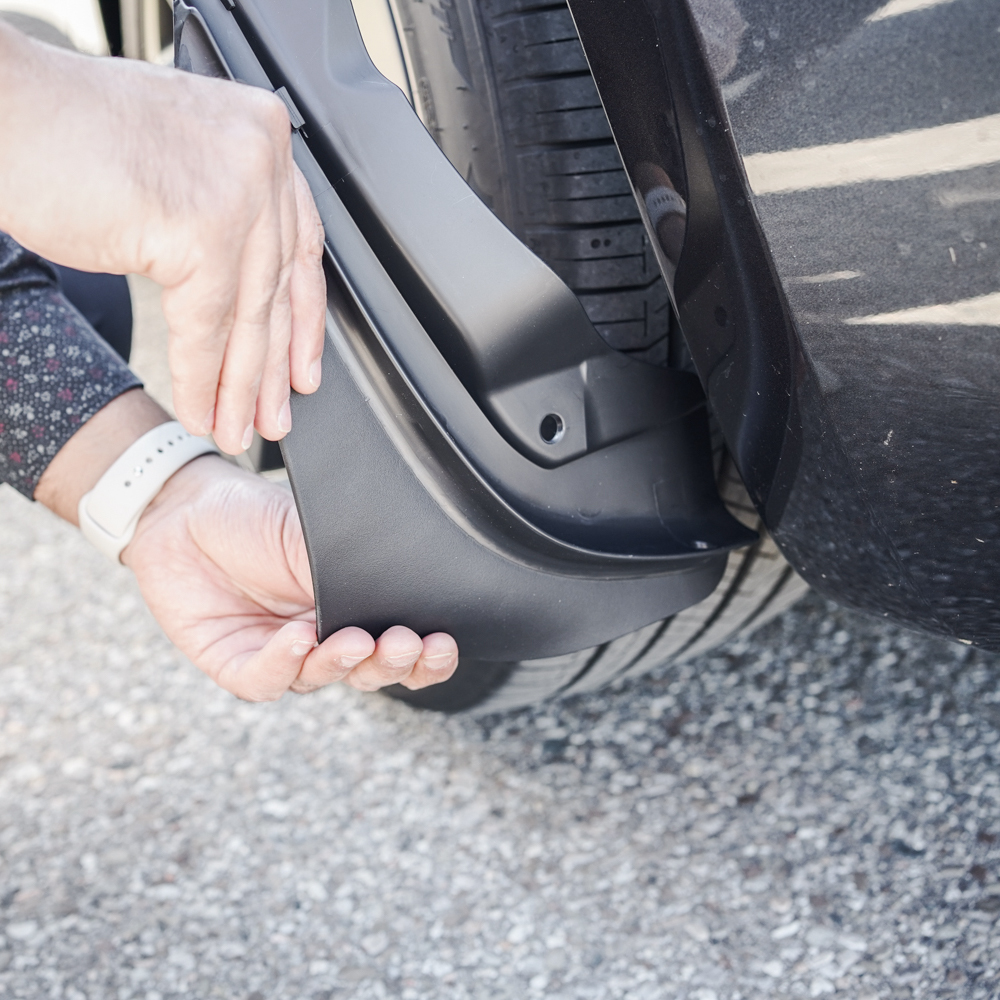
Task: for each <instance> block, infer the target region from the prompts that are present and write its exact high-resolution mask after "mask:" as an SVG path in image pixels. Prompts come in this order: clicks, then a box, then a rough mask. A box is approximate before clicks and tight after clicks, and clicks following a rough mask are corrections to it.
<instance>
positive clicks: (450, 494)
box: [177, 0, 752, 659]
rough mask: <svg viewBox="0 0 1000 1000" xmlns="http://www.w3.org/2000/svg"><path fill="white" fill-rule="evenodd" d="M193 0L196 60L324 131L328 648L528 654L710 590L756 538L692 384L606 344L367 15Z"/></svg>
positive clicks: (299, 489) (323, 543) (335, 7)
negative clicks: (721, 494) (437, 641)
mask: <svg viewBox="0 0 1000 1000" xmlns="http://www.w3.org/2000/svg"><path fill="white" fill-rule="evenodd" d="M193 7H196V8H198V9H199V10H200V11H201V15H200V16H197V17H196V16H195V15H194V14H192V13H190V12H191V10H192V8H191V7H186V6H185V5H179V6H178V24H179V31H178V46H177V52H178V64H179V65H182V66H184V67H185V68H191V69H194V70H198V69H199V66H198V60H199V58H207V59H208V61H209V62H210V63H211V62H212V61H213V60H214V67H215V70H217V69H218V66H219V65H220V64H221V65H224V66H226V68H227V69H228V71H229V73H230V74H231V75H233V76H234V77H235V78H237V79H240V80H243V81H244V82H248V83H252V84H255V85H259V86H266V87H269V88H270V89H272V90H274V89H276V88H278V87H285V88H286V89H287V92H288V94H289V95H290V97H291V99H292V100H293V101H294V105H295V107H296V108H297V109H299V111H300V113H301V115H302V117H303V119H304V123H305V124H304V128H303V129H302V130H301V132H300V134H299V135H297V136H295V138H294V143H295V153H296V159H297V162H298V163H299V165H300V166H301V167H302V169H303V171H304V173H305V174H306V177H307V180H308V181H309V183H310V186H311V188H312V190H313V194H314V196H315V197H316V200H317V205H318V207H319V209H320V214H321V216H322V218H323V222H324V225H325V227H326V232H327V238H328V250H329V264H330V266H329V284H330V313H329V322H328V338H329V342H328V347H327V351H326V353H325V356H324V378H323V386H322V388H321V389H320V391H319V392H318V393H316V394H315V395H314V396H310V397H300V398H297V399H296V400H295V402H294V420H295V430H294V431H293V433H292V434H291V435H290V436H289V438H288V439H286V442H285V443H284V446H283V450H284V453H285V459H286V464H287V466H288V468H289V474H290V477H291V481H292V485H293V488H294V490H295V494H296V499H297V502H298V505H299V510H300V513H301V516H302V521H303V526H304V529H305V533H306V539H307V545H308V547H309V553H310V559H311V563H312V567H313V574H314V582H315V585H316V594H317V606H318V611H319V616H320V632H321V634H322V635H325V634H329V632H331V631H333V630H334V629H335V628H338V627H340V626H342V625H344V624H348V623H353V624H359V625H363V626H365V627H367V628H369V629H372V630H373V631H376V632H377V631H379V630H380V629H381V628H384V627H386V626H388V625H390V624H393V623H395V622H397V621H402V622H405V623H406V624H408V625H410V626H411V627H413V628H415V629H417V630H418V631H422V632H426V631H430V630H434V629H446V630H448V631H451V632H452V633H453V634H454V635H455V636H456V638H458V640H459V643H460V645H461V647H462V649H463V651H464V652H465V653H466V654H467V655H472V656H476V657H480V658H486V659H489V658H496V659H510V658H525V657H531V656H544V655H550V654H553V653H558V652H565V651H568V650H571V649H577V648H581V647H583V646H589V645H594V644H596V643H600V642H604V641H607V640H608V639H611V638H613V637H615V636H617V635H621V634H623V633H625V632H627V631H630V630H632V629H635V628H637V627H640V626H641V625H644V624H647V623H649V622H650V621H653V620H656V619H658V618H662V617H663V616H664V615H667V614H671V613H673V612H675V611H677V610H679V609H680V608H682V607H686V606H688V605H690V604H692V603H694V602H695V601H697V600H700V599H701V598H702V597H704V596H705V595H706V594H708V593H709V592H710V591H711V589H712V588H713V587H714V585H715V584H716V582H717V581H718V578H719V576H720V575H721V572H722V568H723V565H724V562H725V557H724V553H725V551H726V550H727V549H728V548H731V547H733V546H735V545H740V544H745V543H746V542H748V541H749V540H751V539H752V533H750V532H748V531H747V530H746V529H744V528H743V527H742V526H741V525H739V524H738V522H736V521H735V520H734V519H732V518H731V517H730V516H729V515H728V514H727V513H726V511H725V508H724V507H723V506H722V503H721V501H720V500H719V498H718V495H717V493H716V491H715V487H714V483H713V480H712V470H711V466H710V461H709V455H710V449H709V446H708V436H707V430H706V422H705V415H704V405H703V399H702V397H701V393H700V389H699V387H698V385H697V381H696V380H695V379H694V378H693V376H690V375H688V374H686V373H681V372H665V371H661V370H658V369H653V368H650V367H648V366H644V365H641V364H639V363H635V362H630V361H629V360H628V359H625V358H622V357H620V356H619V355H617V354H615V353H614V352H612V351H610V350H609V349H608V348H607V347H606V345H604V343H603V342H602V341H601V340H600V338H599V337H598V336H597V334H596V332H595V331H594V330H593V327H592V326H591V325H590V323H589V321H588V320H587V318H586V315H585V314H584V313H583V311H582V309H581V308H580V306H579V303H578V302H577V301H576V300H575V298H574V297H573V296H572V293H570V292H569V291H568V289H566V288H565V286H564V285H562V283H561V282H560V281H559V279H558V278H556V277H555V275H553V274H552V272H551V271H549V270H548V268H546V267H545V265H544V264H542V263H541V262H540V261H538V260H537V258H535V257H534V256H533V255H532V254H530V252H528V251H527V250H526V249H525V248H524V247H523V246H522V245H521V244H520V243H519V242H518V241H517V240H516V239H514V238H513V237H512V236H511V235H510V234H509V233H508V232H507V231H506V230H505V229H504V228H503V227H502V226H501V225H500V224H499V223H498V222H497V220H496V219H495V218H494V217H493V216H492V215H491V214H490V213H489V212H488V210H486V209H485V207H483V206H482V205H481V203H479V202H478V200H477V199H475V196H474V195H472V193H471V191H469V189H468V187H467V186H466V185H465V183H464V181H463V180H462V179H461V177H459V176H458V175H457V174H456V173H455V172H454V170H453V169H452V168H451V166H450V165H449V164H448V163H447V161H446V160H445V159H444V157H443V155H442V154H441V153H440V151H439V150H438V149H437V147H436V146H435V145H434V143H433V140H431V138H430V137H429V136H428V135H427V133H426V132H425V131H424V130H423V127H422V126H421V125H420V124H419V122H418V121H417V119H416V118H415V116H414V115H413V112H412V110H411V109H410V108H409V105H408V104H407V103H406V101H405V99H404V98H403V97H402V95H401V94H400V93H399V92H398V90H396V88H395V87H393V86H392V85H391V84H388V83H387V82H386V81H385V80H384V79H383V78H381V77H380V76H379V75H378V74H377V72H376V71H375V70H374V68H373V67H372V66H371V63H370V61H369V60H368V58H367V54H366V53H365V52H364V49H363V46H362V44H361V40H360V35H359V34H358V32H357V27H356V24H355V23H354V20H353V12H352V11H351V8H350V3H349V2H348V0H343V2H340V0H338V2H336V3H331V4H326V5H319V4H316V3H312V2H306V0H296V2H294V3H291V4H289V3H287V2H286V3H282V4H280V5H279V4H275V3H255V4H250V3H246V2H244V3H241V4H240V6H239V7H238V8H237V10H236V11H235V12H234V14H229V13H227V12H225V11H224V10H222V9H221V8H220V7H219V6H218V5H217V4H216V3H214V2H213V0H196V3H195V4H194V5H193ZM289 7H291V8H293V9H291V10H290V9H289ZM189 33H190V40H188V39H187V38H186V37H185V36H186V35H187V34H189ZM205 33H207V34H209V35H210V36H211V39H210V44H208V43H206V42H205V40H204V39H201V38H197V37H196V36H200V35H202V34H205ZM199 53H200V54H201V55H199ZM206 54H207V56H206ZM208 68H209V71H210V72H212V71H213V67H212V66H211V65H210V66H209V67H208ZM307 141H308V145H307ZM314 154H315V155H314ZM387 165H389V166H387ZM390 166H391V169H390ZM550 417H558V422H556V423H555V424H554V422H553V421H552V420H550V419H549V418H550ZM546 421H548V422H546ZM553 425H554V426H556V428H557V430H556V432H552V427H553ZM560 425H561V426H560ZM560 431H561V433H559V432H560ZM546 436H548V437H551V438H552V440H551V442H550V441H549V440H547V439H546ZM549 449H551V450H549Z"/></svg>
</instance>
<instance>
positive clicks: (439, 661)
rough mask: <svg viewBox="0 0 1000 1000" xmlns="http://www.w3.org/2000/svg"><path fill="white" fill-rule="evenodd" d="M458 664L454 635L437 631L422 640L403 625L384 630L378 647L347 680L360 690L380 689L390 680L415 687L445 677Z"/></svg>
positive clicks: (390, 682)
mask: <svg viewBox="0 0 1000 1000" xmlns="http://www.w3.org/2000/svg"><path fill="white" fill-rule="evenodd" d="M456 666H458V646H457V645H456V643H455V640H454V639H452V637H451V636H449V635H445V634H444V633H443V632H435V633H434V634H433V635H429V636H427V637H426V638H425V639H423V640H421V638H420V636H418V635H417V633H416V632H413V631H412V630H411V629H408V628H405V627H404V626H402V625H394V626H393V627H392V628H390V629H388V630H387V631H385V632H383V633H382V635H381V636H379V639H378V642H377V643H376V644H375V651H374V652H373V653H372V654H371V656H369V657H368V658H367V659H366V660H363V661H362V662H361V663H359V664H358V665H357V666H356V667H355V668H354V669H353V670H352V671H351V672H350V673H349V674H348V675H347V676H346V677H345V678H344V682H345V683H347V684H350V685H351V687H354V688H357V689H358V690H359V691H377V690H378V689H379V688H382V687H387V686H388V685H390V684H402V685H404V686H405V687H408V688H411V689H416V688H422V687H426V686H427V685H428V684H439V683H440V682H441V681H446V680H447V679H448V678H449V677H450V676H451V675H452V674H453V673H454V672H455V667H456Z"/></svg>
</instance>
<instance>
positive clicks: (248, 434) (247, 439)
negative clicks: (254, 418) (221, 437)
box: [240, 424, 253, 451]
mask: <svg viewBox="0 0 1000 1000" xmlns="http://www.w3.org/2000/svg"><path fill="white" fill-rule="evenodd" d="M251 444H253V424H247V429H246V430H245V431H244V432H243V440H242V441H241V442H240V446H241V447H242V448H243V450H244V451H246V450H247V448H249V447H250V445H251Z"/></svg>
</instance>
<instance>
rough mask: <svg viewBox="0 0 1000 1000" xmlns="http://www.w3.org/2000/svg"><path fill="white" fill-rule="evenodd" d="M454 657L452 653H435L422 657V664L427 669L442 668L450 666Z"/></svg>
mask: <svg viewBox="0 0 1000 1000" xmlns="http://www.w3.org/2000/svg"><path fill="white" fill-rule="evenodd" d="M454 658H455V654H454V653H435V654H434V655H433V656H425V657H424V666H426V667H427V669H428V670H444V669H445V668H446V667H450V666H451V664H452V660H454Z"/></svg>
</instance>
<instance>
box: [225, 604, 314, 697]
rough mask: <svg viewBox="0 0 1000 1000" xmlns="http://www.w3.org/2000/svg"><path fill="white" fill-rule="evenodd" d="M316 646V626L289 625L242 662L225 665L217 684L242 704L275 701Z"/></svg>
mask: <svg viewBox="0 0 1000 1000" xmlns="http://www.w3.org/2000/svg"><path fill="white" fill-rule="evenodd" d="M315 645H316V626H315V625H313V624H312V623H311V622H299V621H294V622H288V623H287V624H285V625H283V626H282V627H281V628H279V629H278V631H277V632H275V633H274V635H272V636H271V638H270V639H268V641H267V642H266V643H265V645H264V646H263V647H262V648H261V649H259V650H257V652H256V653H253V654H252V655H251V656H249V657H248V658H247V659H245V660H244V661H243V662H242V663H239V664H232V663H231V664H227V666H226V667H225V668H224V669H223V671H222V672H221V674H220V675H219V677H218V683H219V684H220V685H221V686H222V687H224V688H225V689H226V690H227V691H229V692H230V693H231V694H234V695H236V697H237V698H241V699H243V700H244V701H277V700H278V699H279V698H280V697H281V696H282V695H283V694H284V693H285V692H286V691H287V690H288V688H289V686H290V685H291V684H292V682H293V681H294V680H295V679H296V678H297V677H298V676H299V672H300V671H301V670H302V664H303V663H304V662H305V658H306V657H307V656H308V655H309V653H310V652H311V651H312V649H313V647H314V646H315Z"/></svg>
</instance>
